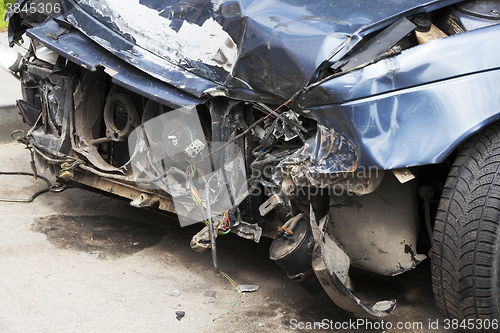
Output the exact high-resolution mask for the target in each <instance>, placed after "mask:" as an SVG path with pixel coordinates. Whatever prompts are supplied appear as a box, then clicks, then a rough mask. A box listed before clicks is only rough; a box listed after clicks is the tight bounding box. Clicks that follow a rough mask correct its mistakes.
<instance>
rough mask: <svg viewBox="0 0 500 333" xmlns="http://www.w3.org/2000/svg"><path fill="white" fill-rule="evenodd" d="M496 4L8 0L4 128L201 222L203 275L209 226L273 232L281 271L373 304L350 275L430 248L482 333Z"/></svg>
mask: <svg viewBox="0 0 500 333" xmlns="http://www.w3.org/2000/svg"><path fill="white" fill-rule="evenodd" d="M499 12H500V1H496V0H483V1H475V0H473V1H459V0H425V1H422V0H406V1H399V0H397V1H346V0H337V1H325V0H312V1H306V2H301V1H293V0H272V1H259V0H233V1H226V0H164V1H160V0H120V1H114V0H99V1H97V0H19V1H17V2H16V3H15V4H14V5H13V6H12V7H10V8H9V10H8V13H7V16H6V20H8V21H9V42H10V44H11V46H12V45H15V44H17V43H19V42H20V41H22V40H24V39H25V40H27V41H29V48H28V49H27V51H26V52H25V54H22V55H15V56H13V58H12V59H13V61H12V63H9V64H7V65H6V67H8V68H9V70H10V71H11V72H12V73H13V74H14V75H15V76H16V77H17V78H18V79H19V80H20V82H21V85H22V93H23V98H22V100H18V101H17V105H18V107H19V112H20V114H21V116H22V118H23V119H24V121H25V122H26V123H27V124H29V126H30V129H29V130H28V131H26V132H17V133H16V134H14V135H15V136H16V139H17V140H19V141H21V142H23V143H25V144H26V146H27V148H29V150H30V151H31V152H32V158H33V168H34V170H35V172H37V171H40V170H45V169H46V168H48V169H50V170H51V172H53V173H54V174H56V175H57V176H58V177H59V179H60V181H61V182H67V183H78V184H83V185H86V186H89V187H91V188H94V189H98V190H102V191H105V192H108V193H112V194H114V195H118V196H121V197H125V198H128V199H130V204H131V205H132V206H135V207H143V208H151V209H156V210H159V211H166V212H171V213H176V214H177V216H178V217H179V222H180V223H181V225H188V224H193V223H199V222H201V223H204V224H205V225H203V224H200V229H201V228H202V229H201V230H200V232H199V233H198V234H197V235H195V236H194V237H193V239H192V241H191V246H192V247H193V249H195V250H197V251H203V250H205V249H210V251H212V254H213V260H214V265H215V267H216V269H217V267H218V264H217V253H216V239H217V237H222V235H225V234H227V233H235V234H237V235H239V236H241V237H243V238H246V239H249V240H253V241H256V242H258V241H259V240H260V238H261V237H271V238H273V239H274V241H273V243H272V245H271V248H270V257H271V259H272V260H275V261H276V262H277V264H279V265H280V266H281V267H282V268H283V269H284V270H285V271H286V273H287V275H288V277H289V278H290V279H292V280H295V281H297V283H298V284H299V285H301V286H303V287H304V288H306V290H308V291H309V292H311V293H316V292H322V291H323V290H324V291H325V292H326V293H327V294H328V295H329V296H330V298H331V299H332V301H333V302H334V303H336V304H337V305H338V306H340V307H341V308H343V309H345V310H347V311H351V312H354V313H359V312H361V313H364V312H368V313H369V314H371V315H374V316H385V315H388V314H389V313H390V312H391V311H392V310H393V309H394V308H395V306H396V300H381V301H379V302H377V303H375V304H367V303H365V302H363V301H362V300H361V299H359V298H358V297H357V296H356V295H355V294H356V289H355V286H353V284H352V282H351V280H350V278H349V270H350V268H351V267H355V268H357V269H361V270H365V271H369V272H372V273H376V274H380V275H383V276H395V275H398V274H402V273H404V272H407V271H409V270H412V269H413V268H414V267H415V266H416V265H418V264H419V263H420V262H422V261H424V260H426V258H427V257H428V256H430V260H431V261H432V282H433V291H434V294H435V298H436V303H437V306H438V307H439V308H440V309H441V311H442V312H443V313H444V314H445V315H446V316H448V317H449V318H452V319H457V320H459V321H462V320H465V321H467V322H472V323H473V326H474V327H473V328H474V329H476V330H479V331H480V330H487V329H491V328H493V329H494V330H495V331H497V328H498V326H496V328H495V326H492V325H495V323H496V324H497V325H498V319H499V318H500V303H499V302H500V301H499V299H500V297H499V296H500V282H499V281H500V268H499V267H500V266H499V265H500V197H499V190H500V177H497V176H498V174H499V170H500V150H498V147H500V145H499V146H497V144H500V123H498V120H499V118H500V94H499V93H498V90H499V87H500V57H499V56H498V55H499V54H500V25H499V23H500V14H499ZM2 52H3V53H5V54H7V51H6V50H2ZM2 57H4V56H2ZM4 59H6V56H5V57H4ZM470 320H472V321H470ZM487 322H489V323H490V326H489V327H486V325H482V324H485V323H487ZM476 324H477V325H480V324H481V327H479V326H476ZM469 328H470V327H469Z"/></svg>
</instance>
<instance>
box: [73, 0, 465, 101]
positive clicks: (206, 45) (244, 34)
mask: <svg viewBox="0 0 500 333" xmlns="http://www.w3.org/2000/svg"><path fill="white" fill-rule="evenodd" d="M64 2H68V1H63V3H64ZM74 2H75V3H76V4H78V6H80V7H81V8H82V9H83V10H84V11H85V12H87V13H88V14H90V15H91V16H92V17H93V18H95V19H97V20H98V21H99V22H100V23H102V24H103V25H104V26H106V27H107V28H109V29H112V30H113V31H114V32H116V33H119V34H120V35H121V36H122V37H123V38H125V39H127V40H128V41H130V42H132V43H133V44H135V45H136V46H137V47H140V48H142V49H144V50H146V51H148V52H149V53H151V54H153V55H154V56H156V57H159V58H161V59H163V60H167V61H168V62H170V63H171V64H174V65H176V66H179V67H181V68H183V69H185V70H187V71H189V72H191V73H193V74H196V75H198V76H200V77H203V78H205V79H208V80H210V81H212V82H215V83H217V84H219V85H224V86H225V87H226V89H228V90H239V91H247V93H246V94H247V95H251V94H257V95H262V94H264V95H268V96H272V97H274V98H276V99H277V100H282V99H284V98H289V97H290V96H291V94H293V93H294V92H295V91H297V90H298V89H300V88H301V87H302V86H304V85H305V84H307V82H308V81H309V80H310V79H311V77H312V76H313V74H314V72H315V71H316V69H317V68H318V66H319V65H321V63H323V62H324V61H325V60H326V59H329V58H331V57H332V56H333V55H334V54H335V53H336V52H338V51H339V50H340V49H341V48H342V47H352V46H353V45H354V44H355V43H357V42H358V41H359V40H360V39H361V37H362V36H364V35H366V34H368V33H370V32H372V31H374V30H377V29H379V28H381V27H383V26H385V25H388V24H390V23H392V22H393V21H394V20H395V19H396V18H398V17H399V16H400V15H402V14H404V15H413V14H416V13H419V12H426V11H430V10H434V9H436V8H439V7H443V6H446V5H449V4H451V3H454V2H457V1H456V0H447V1H437V0H406V1H400V0H389V1H387V0H384V1H353V0H337V1H331V0H310V1H302V0H301V1H299V0H266V1H262V0H241V1H235V0H232V1H229V0H212V1H210V0H170V1H161V0H76V1H74ZM67 18H68V17H67ZM69 21H70V22H72V23H74V24H75V25H76V26H77V27H78V28H79V29H80V30H84V31H83V32H84V33H85V34H87V35H88V36H89V37H91V38H93V37H95V36H96V35H98V33H96V31H91V30H92V29H90V30H89V28H88V27H89V26H88V25H86V27H87V28H85V26H84V25H79V22H77V21H78V19H76V18H75V17H74V16H72V15H70V16H69ZM96 29H97V28H95V29H94V30H96ZM351 36H355V37H356V38H352V39H350V40H349V38H350V37H351ZM93 39H94V41H97V42H100V44H101V45H102V46H104V47H105V48H107V49H108V50H109V51H112V52H113V51H115V52H114V53H115V54H116V53H117V52H120V53H123V52H124V50H118V49H116V46H115V45H113V44H106V42H105V41H102V40H99V38H93ZM346 40H348V43H345V41H346ZM125 51H126V50H125ZM136 56H137V55H136ZM127 60H128V61H129V62H130V63H132V64H134V61H136V62H137V59H134V56H130V57H129V58H128V59H127ZM150 60H154V59H150ZM243 95H245V94H244V93H243Z"/></svg>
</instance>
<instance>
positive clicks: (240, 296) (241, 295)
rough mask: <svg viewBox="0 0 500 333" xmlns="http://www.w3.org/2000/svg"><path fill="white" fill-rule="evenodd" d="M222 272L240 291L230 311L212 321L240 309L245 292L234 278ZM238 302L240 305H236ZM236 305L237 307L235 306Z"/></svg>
mask: <svg viewBox="0 0 500 333" xmlns="http://www.w3.org/2000/svg"><path fill="white" fill-rule="evenodd" d="M220 274H221V275H222V276H223V277H225V278H226V279H227V280H228V281H229V282H231V284H232V285H233V288H234V290H235V291H236V292H237V293H238V299H237V300H236V302H234V304H233V306H232V307H231V309H229V311H228V312H226V313H224V314H223V315H221V316H219V317H217V318H214V319H213V320H212V321H215V320H217V319H221V318H224V317H225V316H227V315H228V314H230V313H231V312H233V311H236V310H238V308H239V307H240V304H241V298H242V297H243V293H242V292H241V288H240V286H238V285H237V284H236V282H234V281H233V279H231V278H230V277H229V275H227V274H226V273H224V272H223V271H220ZM236 304H238V306H237V307H236ZM235 307H236V308H235Z"/></svg>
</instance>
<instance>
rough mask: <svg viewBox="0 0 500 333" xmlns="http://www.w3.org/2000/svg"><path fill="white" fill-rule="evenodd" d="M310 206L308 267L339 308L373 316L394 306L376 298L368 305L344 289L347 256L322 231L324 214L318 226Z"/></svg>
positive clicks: (390, 301) (394, 303) (347, 277)
mask: <svg viewBox="0 0 500 333" xmlns="http://www.w3.org/2000/svg"><path fill="white" fill-rule="evenodd" d="M310 209H311V214H310V216H311V220H310V223H311V228H312V232H313V237H314V240H315V241H316V245H315V248H314V251H313V255H312V256H313V258H312V260H313V261H312V267H313V270H314V273H315V274H316V276H317V277H318V279H319V281H320V283H321V285H322V286H323V289H325V291H326V293H327V294H328V296H329V297H330V298H331V299H332V300H333V302H334V303H335V304H337V305H338V306H339V307H341V308H342V309H344V310H347V311H350V312H353V313H364V312H367V313H369V314H370V315H372V316H375V317H385V316H387V315H388V314H390V313H391V312H392V311H393V310H394V309H395V308H396V300H386V301H379V302H376V303H375V304H374V305H372V306H369V305H367V304H366V303H364V302H363V301H361V300H360V299H359V298H358V297H356V295H354V294H353V293H352V292H351V291H350V290H349V289H348V287H347V284H348V281H349V267H350V259H349V257H348V256H347V254H346V253H345V252H344V251H343V250H342V249H341V248H340V246H339V245H338V244H337V243H336V242H335V240H334V239H332V238H330V236H328V235H325V233H324V232H323V227H324V225H325V224H326V223H325V222H326V221H327V219H328V217H325V218H323V219H322V220H321V221H320V224H319V226H318V224H317V223H316V218H315V215H314V212H313V209H312V206H311V208H310Z"/></svg>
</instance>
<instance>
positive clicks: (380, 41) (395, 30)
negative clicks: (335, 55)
mask: <svg viewBox="0 0 500 333" xmlns="http://www.w3.org/2000/svg"><path fill="white" fill-rule="evenodd" d="M415 27H416V26H415V24H413V23H412V22H410V21H409V20H408V19H407V18H406V17H402V18H400V19H399V20H397V21H396V22H394V23H393V24H392V25H391V26H389V27H388V28H386V29H384V30H383V31H382V32H381V33H379V34H378V35H377V36H375V37H374V38H372V39H370V40H369V41H368V42H366V43H365V44H364V45H363V46H361V47H360V48H359V49H358V50H356V51H355V52H354V53H353V54H351V55H349V56H347V57H345V58H343V59H342V60H341V61H340V63H335V64H334V65H332V68H333V69H335V70H337V69H339V68H342V71H343V72H347V71H349V70H351V69H353V68H355V67H358V66H360V65H362V64H366V63H368V62H370V61H372V60H373V59H376V58H377V57H379V56H380V55H382V54H383V53H384V52H386V51H387V50H389V49H390V48H391V47H393V46H394V45H396V43H397V42H399V41H400V40H401V39H402V38H403V37H405V36H406V35H407V34H409V33H410V32H412V31H413V29H415Z"/></svg>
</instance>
